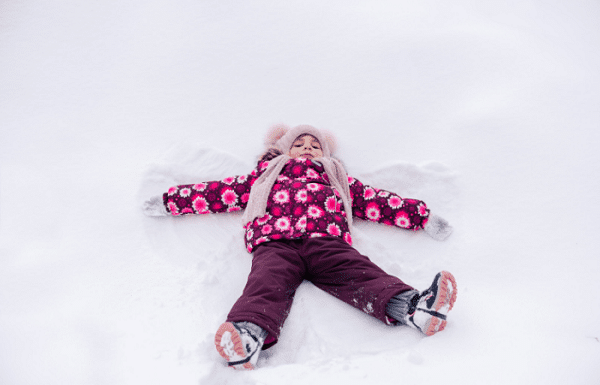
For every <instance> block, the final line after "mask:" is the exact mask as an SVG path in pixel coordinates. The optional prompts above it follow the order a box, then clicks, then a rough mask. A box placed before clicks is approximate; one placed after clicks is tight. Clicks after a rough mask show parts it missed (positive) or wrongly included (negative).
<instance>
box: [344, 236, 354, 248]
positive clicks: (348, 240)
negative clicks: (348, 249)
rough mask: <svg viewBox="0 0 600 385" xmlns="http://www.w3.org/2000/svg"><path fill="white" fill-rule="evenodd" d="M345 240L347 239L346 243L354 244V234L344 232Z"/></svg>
mask: <svg viewBox="0 0 600 385" xmlns="http://www.w3.org/2000/svg"><path fill="white" fill-rule="evenodd" d="M344 241H346V243H348V244H349V245H350V246H352V236H351V235H350V233H344Z"/></svg>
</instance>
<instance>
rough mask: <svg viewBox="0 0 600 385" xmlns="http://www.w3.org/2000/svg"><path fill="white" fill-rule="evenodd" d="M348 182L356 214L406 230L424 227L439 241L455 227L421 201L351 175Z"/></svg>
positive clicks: (353, 212) (354, 213)
mask: <svg viewBox="0 0 600 385" xmlns="http://www.w3.org/2000/svg"><path fill="white" fill-rule="evenodd" d="M348 182H349V184H350V195H352V214H353V215H354V216H356V217H358V218H362V219H368V220H371V221H373V222H379V223H385V224H387V225H391V226H397V227H401V228H404V229H411V230H418V229H424V230H425V232H426V233H427V234H428V235H429V236H431V237H432V238H434V239H436V240H438V241H443V240H444V239H446V238H448V236H449V235H450V234H451V233H452V226H450V224H449V223H448V222H447V221H446V220H445V219H443V218H441V217H439V216H437V215H435V214H431V213H430V211H429V209H428V208H427V205H426V204H425V202H423V201H421V200H417V199H403V198H402V197H400V196H399V195H397V194H395V193H393V192H390V191H387V190H381V189H376V188H374V187H371V186H366V185H364V184H362V183H361V182H360V181H359V180H358V179H354V178H352V177H348Z"/></svg>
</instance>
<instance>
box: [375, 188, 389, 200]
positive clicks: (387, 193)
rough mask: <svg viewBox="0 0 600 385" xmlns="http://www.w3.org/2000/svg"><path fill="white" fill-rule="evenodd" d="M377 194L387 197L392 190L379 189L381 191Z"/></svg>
mask: <svg viewBox="0 0 600 385" xmlns="http://www.w3.org/2000/svg"><path fill="white" fill-rule="evenodd" d="M377 195H379V196H380V197H382V198H387V197H389V196H390V192H389V191H385V190H381V191H379V193H377Z"/></svg>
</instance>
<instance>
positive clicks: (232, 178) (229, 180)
mask: <svg viewBox="0 0 600 385" xmlns="http://www.w3.org/2000/svg"><path fill="white" fill-rule="evenodd" d="M233 182H235V178H234V177H232V176H230V177H229V178H225V179H223V183H225V184H228V185H231V184H232V183H233Z"/></svg>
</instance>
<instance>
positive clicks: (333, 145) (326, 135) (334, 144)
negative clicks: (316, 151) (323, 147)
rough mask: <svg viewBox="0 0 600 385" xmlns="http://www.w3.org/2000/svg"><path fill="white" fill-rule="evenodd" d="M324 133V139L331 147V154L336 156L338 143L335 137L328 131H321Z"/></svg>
mask: <svg viewBox="0 0 600 385" xmlns="http://www.w3.org/2000/svg"><path fill="white" fill-rule="evenodd" d="M321 131H322V132H323V137H324V139H325V141H326V142H327V147H329V152H330V153H331V154H335V153H336V152H337V142H336V140H335V136H334V135H333V134H332V133H331V132H329V131H326V130H321Z"/></svg>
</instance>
